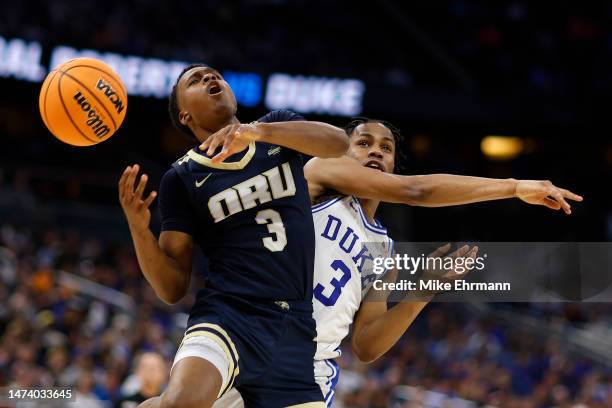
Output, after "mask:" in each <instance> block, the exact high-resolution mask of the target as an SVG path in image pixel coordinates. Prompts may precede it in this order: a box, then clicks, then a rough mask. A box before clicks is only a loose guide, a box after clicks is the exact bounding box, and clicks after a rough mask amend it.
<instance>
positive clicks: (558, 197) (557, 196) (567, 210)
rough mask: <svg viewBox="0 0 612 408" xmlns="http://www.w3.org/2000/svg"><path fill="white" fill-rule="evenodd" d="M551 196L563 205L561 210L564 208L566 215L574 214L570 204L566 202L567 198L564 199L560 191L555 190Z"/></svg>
mask: <svg viewBox="0 0 612 408" xmlns="http://www.w3.org/2000/svg"><path fill="white" fill-rule="evenodd" d="M550 196H551V197H552V198H554V199H555V201H556V202H558V203H559V204H561V208H563V211H565V213H566V214H571V213H572V207H570V205H569V204H568V202H567V201H565V198H563V195H562V194H561V192H559V190H558V189H555V190H553V191H552V192H551V194H550Z"/></svg>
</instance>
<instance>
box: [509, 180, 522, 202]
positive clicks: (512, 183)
mask: <svg viewBox="0 0 612 408" xmlns="http://www.w3.org/2000/svg"><path fill="white" fill-rule="evenodd" d="M508 182H509V183H510V191H511V196H512V197H513V198H518V196H519V195H518V185H519V182H520V180H516V179H513V178H510V179H508Z"/></svg>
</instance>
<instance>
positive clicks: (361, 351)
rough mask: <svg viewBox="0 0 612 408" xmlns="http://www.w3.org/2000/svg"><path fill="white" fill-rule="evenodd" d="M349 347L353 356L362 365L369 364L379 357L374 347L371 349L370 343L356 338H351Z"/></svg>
mask: <svg viewBox="0 0 612 408" xmlns="http://www.w3.org/2000/svg"><path fill="white" fill-rule="evenodd" d="M351 346H352V349H353V354H354V355H355V356H356V357H357V358H358V359H359V361H361V362H362V363H371V362H373V361H375V360H377V359H378V357H380V353H379V352H378V351H377V350H376V349H375V348H374V347H372V344H371V342H365V341H360V339H359V338H358V337H357V338H355V337H353V341H352V344H351Z"/></svg>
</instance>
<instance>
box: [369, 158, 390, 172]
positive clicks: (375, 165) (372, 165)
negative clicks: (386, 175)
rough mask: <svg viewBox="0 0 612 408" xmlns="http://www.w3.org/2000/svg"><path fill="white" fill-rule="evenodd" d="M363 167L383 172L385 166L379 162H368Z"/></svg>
mask: <svg viewBox="0 0 612 408" xmlns="http://www.w3.org/2000/svg"><path fill="white" fill-rule="evenodd" d="M365 166H366V167H369V168H371V169H376V170H380V171H383V172H384V171H385V166H383V164H382V163H381V162H378V161H376V160H370V161H369V162H367V163H366V164H365Z"/></svg>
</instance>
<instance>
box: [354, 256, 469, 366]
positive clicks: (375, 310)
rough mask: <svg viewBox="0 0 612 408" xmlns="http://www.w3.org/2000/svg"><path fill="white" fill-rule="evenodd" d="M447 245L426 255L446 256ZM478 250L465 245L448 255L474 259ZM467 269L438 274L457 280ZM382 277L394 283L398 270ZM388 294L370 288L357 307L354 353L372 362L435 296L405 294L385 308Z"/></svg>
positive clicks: (431, 274) (384, 280)
mask: <svg viewBox="0 0 612 408" xmlns="http://www.w3.org/2000/svg"><path fill="white" fill-rule="evenodd" d="M450 248H451V246H450V244H446V245H444V246H441V247H440V248H438V249H436V250H435V251H434V252H433V253H431V254H429V255H428V256H429V257H442V256H445V255H446V254H447V253H448V252H449V250H450ZM477 253H478V247H476V246H475V247H471V248H470V247H469V246H468V245H464V246H462V247H461V248H459V249H458V250H456V251H454V252H453V253H451V254H449V255H447V256H448V257H452V258H459V257H461V258H466V259H467V258H472V259H474V258H475V257H476V254H477ZM426 272H429V276H432V277H433V276H437V273H438V272H437V271H426ZM466 272H467V271H462V273H461V274H458V273H456V272H455V271H442V272H441V273H440V274H442V273H443V274H444V276H442V275H440V277H443V278H447V279H457V278H460V277H462V276H465V274H466ZM382 280H383V282H386V283H388V282H395V281H396V280H397V272H396V271H395V270H393V271H391V272H389V273H388V274H387V275H385V276H384V278H383V279H382ZM388 295H389V293H388V292H387V293H380V292H378V293H377V292H375V291H373V289H370V292H369V293H368V295H367V296H366V298H365V299H364V300H363V301H362V302H361V306H359V310H358V311H357V314H356V315H355V320H354V322H353V333H352V335H351V338H352V344H351V345H352V348H353V353H354V354H355V355H356V356H357V358H359V360H361V361H363V362H366V363H369V362H372V361H374V360H376V359H378V358H379V357H381V356H382V355H383V354H385V353H386V352H387V351H389V349H391V347H393V345H394V344H395V343H397V341H398V340H399V339H400V337H402V335H403V334H404V333H405V332H406V330H408V328H409V327H410V325H411V324H412V323H413V322H414V319H416V317H417V316H418V315H419V313H420V312H421V311H422V310H423V308H424V307H425V306H426V305H427V303H429V300H430V299H431V298H432V297H433V296H434V294H430V293H427V294H422V295H421V296H419V297H418V299H419V300H414V299H415V298H416V297H415V295H414V294H408V295H407V297H406V298H405V299H404V300H403V301H402V302H400V303H398V304H397V305H395V306H394V307H392V308H391V309H387V296H388Z"/></svg>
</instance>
